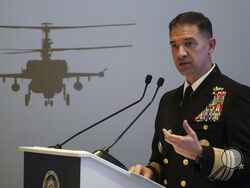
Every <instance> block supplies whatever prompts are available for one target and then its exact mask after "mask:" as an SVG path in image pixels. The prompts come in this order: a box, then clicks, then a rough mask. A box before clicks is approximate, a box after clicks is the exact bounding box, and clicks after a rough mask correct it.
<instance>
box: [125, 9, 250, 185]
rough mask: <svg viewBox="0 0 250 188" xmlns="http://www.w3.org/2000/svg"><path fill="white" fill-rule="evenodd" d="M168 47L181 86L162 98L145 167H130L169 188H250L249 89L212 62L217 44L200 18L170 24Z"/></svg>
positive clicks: (204, 19)
mask: <svg viewBox="0 0 250 188" xmlns="http://www.w3.org/2000/svg"><path fill="white" fill-rule="evenodd" d="M169 29H170V45H171V48H172V56H173V60H174V63H175V66H176V68H177V70H178V71H179V72H180V73H181V74H182V75H184V76H185V77H186V81H185V83H184V84H183V85H182V86H180V87H179V88H177V89H174V90H172V91H169V92H167V93H166V94H164V95H163V97H162V99H161V101H160V104H159V109H158V113H157V117H156V122H155V134H154V138H153V143H152V155H151V158H150V162H149V164H148V165H147V166H146V167H145V166H142V165H139V164H138V165H136V166H132V167H131V168H130V172H135V173H139V174H141V175H143V176H145V177H147V178H150V179H152V180H154V181H156V182H159V183H161V184H163V185H165V186H166V187H168V188H177V187H191V188H224V187H227V188H236V187H237V188H247V187H250V88H249V87H247V86H244V85H241V84H239V83H237V82H235V81H233V80H231V79H230V78H228V77H226V76H225V75H223V74H222V73H221V72H220V70H219V67H218V66H217V65H216V64H214V63H213V62H212V58H211V54H212V53H213V51H214V48H215V45H216V40H215V38H213V34H212V25H211V22H210V20H209V19H208V18H207V17H205V16H204V15H203V14H201V13H197V12H186V13H183V14H180V15H179V16H177V17H176V18H175V19H173V20H172V21H171V23H170V24H169Z"/></svg>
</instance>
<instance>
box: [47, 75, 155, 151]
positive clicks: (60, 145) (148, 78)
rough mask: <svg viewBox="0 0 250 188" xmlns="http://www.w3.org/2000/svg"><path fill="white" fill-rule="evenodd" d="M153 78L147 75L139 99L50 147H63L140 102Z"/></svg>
mask: <svg viewBox="0 0 250 188" xmlns="http://www.w3.org/2000/svg"><path fill="white" fill-rule="evenodd" d="M151 80H152V76H151V75H150V74H148V75H147V76H146V78H145V87H144V91H143V94H142V96H141V98H140V99H139V100H137V101H135V102H133V103H131V104H130V105H128V106H126V107H124V108H122V109H121V110H118V111H117V112H115V113H113V114H111V115H109V116H108V117H105V118H103V119H102V120H100V121H98V122H96V123H94V124H93V125H90V126H89V127H87V128H85V129H83V130H81V131H79V132H78V133H76V134H74V135H73V136H71V137H70V138H68V139H67V140H65V141H64V142H62V143H61V144H57V145H55V146H49V148H55V149H62V146H63V145H64V144H66V143H67V142H69V141H70V140H72V139H73V138H75V137H76V136H78V135H80V134H82V133H84V132H85V131H87V130H89V129H91V128H93V127H95V126H97V125H98V124H100V123H102V122H104V121H106V120H107V119H109V118H111V117H113V116H115V115H116V114H119V113H121V112H122V111H124V110H126V109H128V108H130V107H132V106H134V105H135V104H137V103H139V102H140V101H141V100H142V99H143V98H144V96H145V93H146V90H147V87H148V85H149V84H150V82H151Z"/></svg>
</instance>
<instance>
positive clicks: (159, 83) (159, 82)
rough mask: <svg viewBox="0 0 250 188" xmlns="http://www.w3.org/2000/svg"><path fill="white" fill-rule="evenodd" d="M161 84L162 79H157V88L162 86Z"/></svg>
mask: <svg viewBox="0 0 250 188" xmlns="http://www.w3.org/2000/svg"><path fill="white" fill-rule="evenodd" d="M163 83H164V78H162V77H161V78H159V80H158V81H157V85H158V87H161V86H162V85H163Z"/></svg>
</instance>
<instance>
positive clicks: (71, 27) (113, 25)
mask: <svg viewBox="0 0 250 188" xmlns="http://www.w3.org/2000/svg"><path fill="white" fill-rule="evenodd" d="M51 24H52V23H43V26H9V25H0V28H9V29H41V30H51V29H74V28H75V29H77V28H91V27H115V26H130V25H136V23H126V24H103V25H83V26H51Z"/></svg>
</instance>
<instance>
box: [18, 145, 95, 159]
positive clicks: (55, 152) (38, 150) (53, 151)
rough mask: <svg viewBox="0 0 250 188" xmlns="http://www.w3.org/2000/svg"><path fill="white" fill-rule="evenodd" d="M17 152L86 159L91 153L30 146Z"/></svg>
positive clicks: (20, 148)
mask: <svg viewBox="0 0 250 188" xmlns="http://www.w3.org/2000/svg"><path fill="white" fill-rule="evenodd" d="M19 150H20V151H24V152H31V153H40V154H50V155H60V156H68V157H87V156H89V155H91V153H89V152H87V151H82V150H67V149H55V148H47V147H40V146H32V147H27V146H21V147H19Z"/></svg>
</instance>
